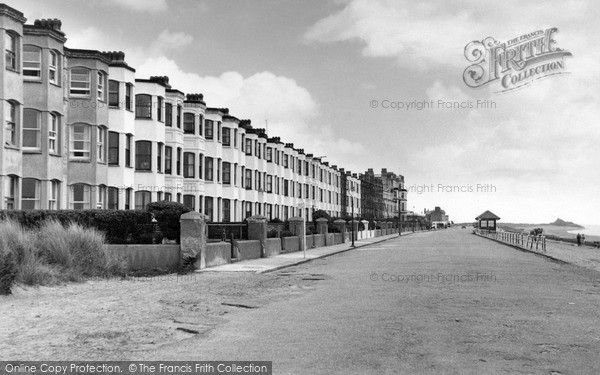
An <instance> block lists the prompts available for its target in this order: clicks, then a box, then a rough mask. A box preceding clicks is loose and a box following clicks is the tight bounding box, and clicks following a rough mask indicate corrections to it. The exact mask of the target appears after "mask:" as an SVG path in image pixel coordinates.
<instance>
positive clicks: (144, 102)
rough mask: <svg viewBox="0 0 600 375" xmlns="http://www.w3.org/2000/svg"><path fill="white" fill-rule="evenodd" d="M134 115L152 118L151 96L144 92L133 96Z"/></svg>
mask: <svg viewBox="0 0 600 375" xmlns="http://www.w3.org/2000/svg"><path fill="white" fill-rule="evenodd" d="M135 117H137V118H152V96H150V95H146V94H138V95H136V96H135Z"/></svg>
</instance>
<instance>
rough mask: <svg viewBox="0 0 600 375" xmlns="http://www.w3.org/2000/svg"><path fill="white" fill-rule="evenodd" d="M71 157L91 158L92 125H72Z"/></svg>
mask: <svg viewBox="0 0 600 375" xmlns="http://www.w3.org/2000/svg"><path fill="white" fill-rule="evenodd" d="M70 156H71V158H73V159H89V158H90V127H89V125H85V124H74V125H72V126H71V154H70Z"/></svg>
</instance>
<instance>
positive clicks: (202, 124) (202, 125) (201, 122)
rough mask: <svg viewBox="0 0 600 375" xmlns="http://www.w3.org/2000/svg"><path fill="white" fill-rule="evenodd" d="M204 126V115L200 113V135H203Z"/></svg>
mask: <svg viewBox="0 0 600 375" xmlns="http://www.w3.org/2000/svg"><path fill="white" fill-rule="evenodd" d="M203 128H204V117H203V116H202V115H200V119H199V122H198V135H202V129H203Z"/></svg>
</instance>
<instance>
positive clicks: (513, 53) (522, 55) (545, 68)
mask: <svg viewBox="0 0 600 375" xmlns="http://www.w3.org/2000/svg"><path fill="white" fill-rule="evenodd" d="M557 32H558V29H557V28H555V27H554V28H550V29H545V30H543V29H540V30H536V31H533V32H531V33H529V34H524V35H521V36H520V37H517V38H514V39H511V40H509V41H507V42H505V43H500V42H498V41H497V40H495V39H494V38H492V37H488V38H485V39H483V40H482V41H477V40H476V41H472V42H471V43H469V44H467V46H466V47H465V57H466V59H467V60H468V61H469V63H471V65H470V66H469V67H467V69H465V71H464V73H463V80H464V81H465V84H467V86H469V87H473V88H478V87H482V86H485V85H488V84H497V85H499V86H500V88H499V90H498V91H496V92H503V91H509V90H514V89H516V88H519V87H522V86H525V85H527V84H530V83H531V82H533V81H535V80H538V79H540V78H544V77H548V76H552V75H557V74H563V73H566V71H565V57H567V56H571V52H569V51H566V50H564V49H561V48H558V47H557V46H556V41H555V40H554V39H553V37H554V34H555V33H557Z"/></svg>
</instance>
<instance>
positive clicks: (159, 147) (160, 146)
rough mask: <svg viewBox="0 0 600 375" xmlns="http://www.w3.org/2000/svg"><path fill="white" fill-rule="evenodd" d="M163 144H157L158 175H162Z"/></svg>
mask: <svg viewBox="0 0 600 375" xmlns="http://www.w3.org/2000/svg"><path fill="white" fill-rule="evenodd" d="M163 145H164V144H163V143H162V142H158V143H157V144H156V171H157V172H158V173H162V153H163Z"/></svg>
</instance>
